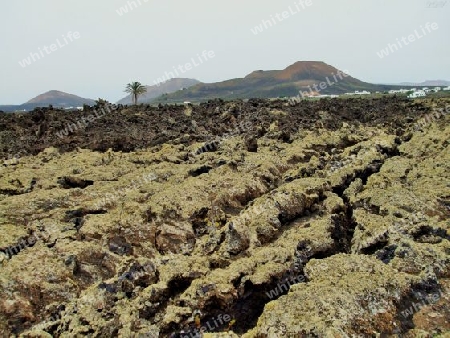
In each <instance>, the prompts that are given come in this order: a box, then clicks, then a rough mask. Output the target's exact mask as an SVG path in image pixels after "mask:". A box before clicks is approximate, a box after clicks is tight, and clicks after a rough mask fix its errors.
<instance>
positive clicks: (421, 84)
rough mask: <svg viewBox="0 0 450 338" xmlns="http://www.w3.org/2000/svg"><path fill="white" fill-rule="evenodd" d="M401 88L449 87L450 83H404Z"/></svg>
mask: <svg viewBox="0 0 450 338" xmlns="http://www.w3.org/2000/svg"><path fill="white" fill-rule="evenodd" d="M400 85H401V86H417V87H447V86H450V81H445V80H427V81H424V82H402V83H400Z"/></svg>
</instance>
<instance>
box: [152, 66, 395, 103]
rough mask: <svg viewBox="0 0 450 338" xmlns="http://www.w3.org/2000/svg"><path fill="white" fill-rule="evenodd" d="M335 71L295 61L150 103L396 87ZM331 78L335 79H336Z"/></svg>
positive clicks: (192, 88)
mask: <svg viewBox="0 0 450 338" xmlns="http://www.w3.org/2000/svg"><path fill="white" fill-rule="evenodd" d="M338 71H339V70H338V69H336V68H335V67H333V66H330V65H328V64H326V63H324V62H321V61H299V62H296V63H294V64H293V65H290V66H289V67H287V68H286V69H283V70H268V71H263V70H257V71H254V72H252V73H250V74H249V75H247V76H246V77H244V78H237V79H232V80H227V81H223V82H216V83H200V84H197V85H194V86H192V87H190V88H188V89H187V90H183V91H177V92H175V93H173V94H167V95H162V96H160V97H158V98H157V99H155V100H154V101H153V102H154V103H158V102H161V103H165V102H182V101H194V102H196V101H205V100H208V99H214V98H222V99H237V98H273V97H291V96H296V95H298V93H299V91H300V90H301V91H308V90H309V87H308V86H311V88H313V87H312V86H313V85H314V84H316V85H319V84H320V82H327V78H328V80H329V82H330V83H333V84H332V85H330V84H327V86H326V88H324V89H322V90H320V89H319V92H320V93H319V94H342V93H346V92H354V91H355V90H360V91H362V90H368V91H384V90H389V89H394V88H398V87H397V86H393V85H376V84H371V83H367V82H363V81H360V80H358V79H355V78H353V77H351V76H348V77H343V79H342V80H341V79H340V78H339V77H338V76H337V73H338ZM333 75H335V76H336V80H337V81H336V80H335V79H334V77H333Z"/></svg>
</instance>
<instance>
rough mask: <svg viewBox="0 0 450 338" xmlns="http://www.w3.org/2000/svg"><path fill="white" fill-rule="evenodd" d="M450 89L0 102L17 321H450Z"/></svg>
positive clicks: (161, 332) (158, 324) (48, 329)
mask: <svg viewBox="0 0 450 338" xmlns="http://www.w3.org/2000/svg"><path fill="white" fill-rule="evenodd" d="M448 104H450V100H447V101H445V100H444V99H441V100H435V101H426V100H424V101H418V102H412V101H407V100H404V99H400V98H395V97H394V98H382V99H347V100H343V99H333V100H320V101H302V102H300V103H298V104H296V105H294V106H290V105H288V104H287V103H286V102H285V101H267V100H249V101H248V102H243V101H235V102H223V101H220V100H216V101H210V102H208V103H203V104H201V105H199V106H191V105H187V106H162V105H160V106H159V107H157V108H155V107H151V106H145V105H141V106H138V107H121V106H120V107H118V108H117V109H112V110H111V111H109V112H108V113H106V114H104V115H103V116H101V117H98V118H95V119H94V118H92V119H89V116H91V115H92V114H94V109H95V110H97V111H98V110H99V109H100V108H101V107H95V108H92V110H87V111H83V112H80V113H64V112H62V111H58V110H49V109H40V110H35V111H34V112H32V113H29V114H7V115H0V158H4V159H5V161H4V163H3V166H2V167H1V168H0V230H1V234H2V235H1V236H0V250H1V252H0V336H1V337H30V338H31V337H85V336H87V337H200V336H203V337H436V336H440V337H448V336H450V305H449V304H450V302H449V300H450V294H449V291H450V221H449V219H450V217H449V216H450V170H449V169H450V147H449V136H450V124H449V120H450V117H449V115H450V114H434V113H433V111H436V110H437V109H440V108H444V107H446V105H448ZM432 113H433V115H431V114H432ZM424 117H425V119H424V120H421V121H422V122H421V123H419V122H418V121H419V120H420V119H423V118H424ZM83 118H84V119H83ZM70 124H75V125H78V126H79V127H78V128H77V129H75V128H73V129H74V130H73V131H71V132H68V133H67V136H64V135H63V134H62V133H61V130H63V129H64V128H67V127H68V126H69V125H70Z"/></svg>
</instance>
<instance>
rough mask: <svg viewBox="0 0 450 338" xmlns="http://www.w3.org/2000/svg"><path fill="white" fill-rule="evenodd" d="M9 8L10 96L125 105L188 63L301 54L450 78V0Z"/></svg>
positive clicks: (189, 73) (3, 23)
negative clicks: (55, 93)
mask: <svg viewBox="0 0 450 338" xmlns="http://www.w3.org/2000/svg"><path fill="white" fill-rule="evenodd" d="M125 8H126V9H127V10H128V12H126V13H125ZM283 12H285V13H284V15H283ZM0 13H1V14H2V15H1V17H2V19H1V20H0V31H1V32H2V33H1V34H0V46H1V48H0V61H1V62H0V79H1V80H0V104H21V103H24V102H26V101H28V100H29V99H31V98H33V97H35V96H37V95H39V94H42V93H44V92H46V91H48V90H54V89H55V90H61V91H64V92H68V93H71V94H75V95H78V96H81V97H85V98H92V99H97V98H103V99H106V100H108V101H110V102H116V101H118V100H119V99H121V98H122V97H124V96H126V94H125V93H124V92H123V91H124V88H125V85H126V84H127V83H129V82H131V81H139V82H141V83H143V84H146V85H152V84H154V81H156V80H157V79H158V78H161V77H162V76H163V75H164V74H165V72H170V71H173V67H178V65H185V64H186V63H188V62H189V63H191V65H194V66H192V69H190V70H187V69H184V73H183V74H182V75H181V76H180V77H187V78H195V79H198V80H200V81H202V82H218V81H223V80H226V79H230V78H239V77H244V76H245V75H247V74H249V73H251V72H252V71H254V70H260V69H261V70H271V69H284V68H286V67H287V66H289V65H290V64H292V63H294V62H296V61H324V62H326V63H327V64H330V65H332V66H334V67H336V68H338V69H341V70H346V71H348V73H349V74H350V75H351V76H353V77H356V78H358V79H360V80H363V81H366V82H371V83H400V82H421V81H424V80H436V79H441V80H450V43H449V41H450V39H449V33H450V20H448V18H449V17H450V15H449V14H450V0H364V1H361V0H339V1H336V0H277V1H269V0H227V1H217V0H192V1H182V0H164V1H162V0H159V1H157V0H134V1H132V0H129V1H128V0H95V1H93V0H63V1H62V0H39V1H36V0H14V1H13V0H11V1H6V0H5V1H2V2H0ZM286 13H287V14H286ZM262 20H265V21H271V24H272V26H270V24H269V23H268V22H266V23H265V26H264V24H263V21H262ZM427 23H428V26H425V25H427ZM433 23H434V25H433V27H434V29H433V28H430V27H431V24H433ZM260 25H262V26H260ZM256 26H260V31H259V32H257V34H255V33H256V31H255V27H256ZM261 29H262V31H261ZM410 35H415V36H416V37H415V38H414V36H413V37H412V38H411V39H412V40H411V41H409V40H408V36H410ZM402 37H403V38H405V40H402ZM403 41H405V42H403ZM388 44H391V47H390V48H391V50H388V54H387V55H383V56H382V57H380V51H381V50H383V49H386V48H388V49H389V45H388ZM393 44H397V49H398V50H396V49H395V48H394V47H393V46H392V45H393ZM204 51H205V52H206V54H204V55H208V54H207V52H213V54H209V55H214V57H206V58H205V57H203V56H202V53H203V52H204ZM32 56H33V58H34V59H33V58H32ZM199 57H200V58H203V59H202V61H203V63H200V61H199V60H198V58H199ZM192 58H194V61H196V62H194V63H193V62H192V61H191V59H192ZM24 59H27V60H28V63H26V62H24ZM195 64H197V66H195ZM180 72H181V71H180Z"/></svg>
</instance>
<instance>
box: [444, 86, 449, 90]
mask: <svg viewBox="0 0 450 338" xmlns="http://www.w3.org/2000/svg"><path fill="white" fill-rule="evenodd" d="M442 90H450V86H448V87H445V88H442Z"/></svg>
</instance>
